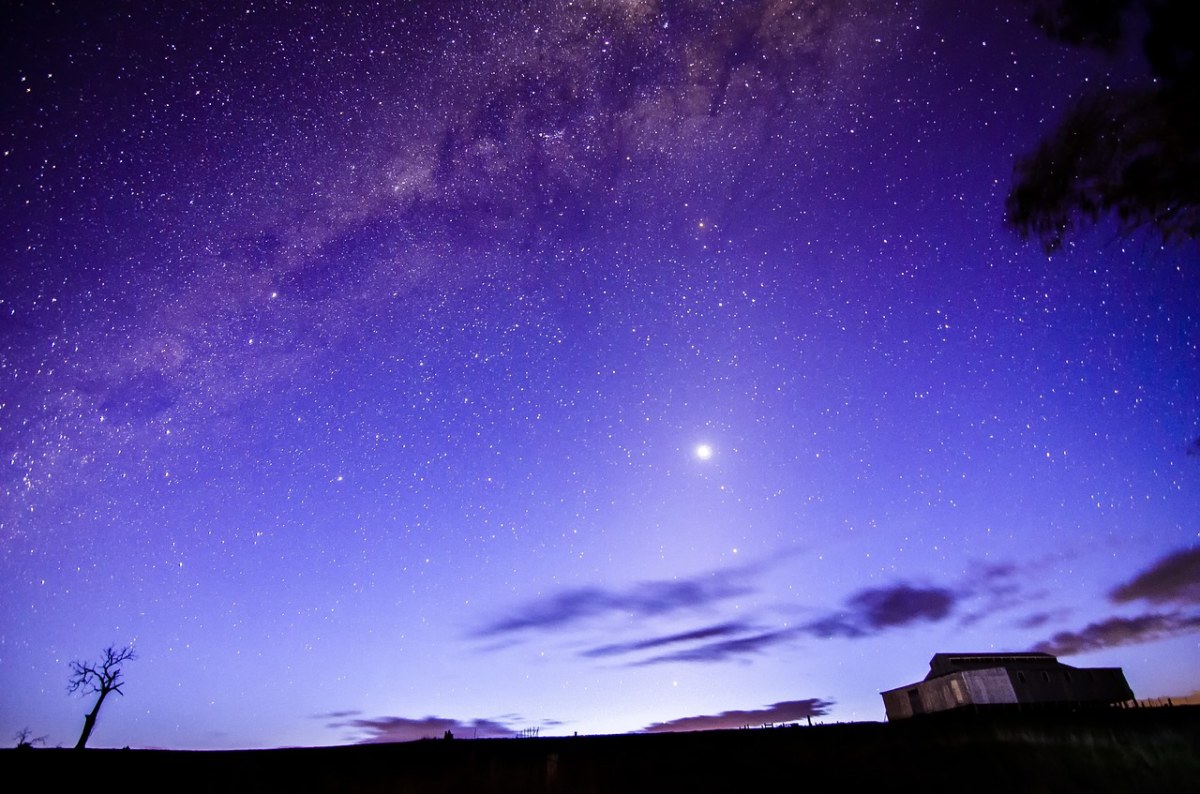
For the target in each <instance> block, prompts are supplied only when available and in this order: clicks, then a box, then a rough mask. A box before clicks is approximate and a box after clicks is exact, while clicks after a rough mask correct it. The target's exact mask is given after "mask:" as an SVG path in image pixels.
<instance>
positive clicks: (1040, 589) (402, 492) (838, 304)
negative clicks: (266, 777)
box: [0, 0, 1200, 748]
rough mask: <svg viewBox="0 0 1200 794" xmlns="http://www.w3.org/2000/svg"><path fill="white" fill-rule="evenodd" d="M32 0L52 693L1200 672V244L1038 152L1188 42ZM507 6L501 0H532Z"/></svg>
mask: <svg viewBox="0 0 1200 794" xmlns="http://www.w3.org/2000/svg"><path fill="white" fill-rule="evenodd" d="M109 5H110V4H79V5H78V6H77V5H76V4H73V3H66V4H61V3H60V4H48V3H40V2H27V3H15V4H9V8H8V10H6V11H5V12H4V29H5V30H6V31H7V33H6V34H5V38H6V41H5V46H4V48H3V52H4V53H5V55H4V56H3V64H4V72H3V75H4V89H3V90H4V94H3V97H4V98H3V102H4V108H5V111H4V113H3V114H0V115H2V117H3V119H2V120H0V144H2V146H3V162H2V165H0V168H2V169H3V170H2V174H3V176H2V183H0V190H2V191H3V194H2V198H3V200H2V203H0V206H2V207H3V209H2V211H3V215H4V229H5V232H6V233H5V235H4V238H3V243H2V247H0V255H2V256H3V262H2V264H0V451H2V453H3V457H2V459H0V462H2V464H3V466H2V468H0V544H2V546H0V548H2V556H0V560H2V562H0V566H2V567H0V588H2V589H0V604H2V606H0V670H2V675H3V679H4V681H5V686H4V687H3V688H2V690H3V691H2V693H0V733H3V734H4V735H8V734H11V733H14V732H15V731H17V730H18V729H20V728H21V727H23V726H29V727H30V728H31V729H32V731H33V733H34V734H35V735H42V734H48V735H49V736H50V737H51V738H50V741H51V742H52V743H59V742H61V743H63V744H71V743H73V742H74V740H75V737H76V736H77V735H78V731H79V729H80V728H81V727H82V719H81V717H82V714H83V712H84V711H85V710H86V705H85V704H84V703H82V702H80V701H79V700H78V699H74V698H72V697H70V696H69V695H68V694H67V693H66V691H65V687H66V682H67V674H68V667H67V665H68V662H70V661H71V660H72V659H81V658H87V657H89V656H92V657H94V656H95V655H96V654H98V653H99V651H100V650H101V649H103V648H104V647H105V646H107V645H110V644H116V645H118V646H121V645H125V644H130V643H132V644H134V646H135V648H136V650H137V653H138V658H137V659H136V660H135V661H133V662H130V663H129V664H128V667H127V670H126V680H127V684H126V688H125V697H124V698H120V699H117V700H116V702H111V703H106V704H105V708H104V712H103V713H102V714H101V716H100V719H99V722H98V724H97V729H96V733H95V734H94V737H93V740H92V744H93V745H95V746H124V745H133V746H162V747H178V748H221V747H258V746H280V745H288V744H335V743H344V742H352V741H385V740H395V739H411V738H420V737H421V736H427V735H441V733H442V732H443V731H444V730H449V729H453V730H454V731H455V733H456V735H475V736H509V735H515V734H517V733H519V732H520V731H521V730H523V729H530V728H538V729H539V730H540V733H541V735H552V734H554V733H572V732H576V731H578V732H580V733H585V732H587V733H595V732H614V731H631V730H643V729H645V730H673V729H695V728H703V727H728V726H729V725H731V724H733V723H732V722H731V721H733V722H736V721H738V720H742V721H743V722H744V721H745V720H756V719H760V720H761V721H763V722H776V721H787V720H800V719H804V718H808V717H812V718H815V719H839V720H851V719H880V718H881V717H882V714H883V709H882V701H881V700H880V699H879V696H878V692H880V691H881V690H884V689H889V688H891V687H894V686H898V685H900V684H902V683H904V682H905V681H909V680H912V679H914V678H915V677H919V676H921V675H923V674H924V672H925V668H926V664H927V662H928V659H929V657H930V656H932V654H933V653H935V652H944V651H986V650H1026V649H1030V648H1035V647H1036V648H1041V649H1045V650H1050V651H1052V652H1056V653H1059V654H1062V655H1063V656H1064V657H1067V661H1068V662H1071V663H1077V664H1100V665H1116V666H1122V667H1124V668H1125V671H1126V674H1127V676H1128V678H1129V680H1130V683H1131V684H1132V686H1133V688H1134V691H1135V692H1136V693H1137V694H1138V695H1139V696H1146V697H1149V696H1159V695H1181V694H1186V693H1188V692H1190V691H1192V690H1194V689H1197V688H1200V678H1198V677H1197V674H1196V670H1198V669H1200V665H1197V662H1198V661H1200V641H1198V638H1200V613H1197V611H1196V610H1197V608H1198V606H1200V600H1198V596H1197V593H1198V587H1200V586H1198V585H1197V582H1200V562H1198V560H1197V556H1196V555H1197V551H1196V550H1197V547H1198V546H1197V544H1198V542H1200V533H1198V531H1197V525H1196V516H1197V515H1198V514H1200V488H1198V486H1200V457H1197V456H1195V455H1194V454H1189V451H1191V452H1193V453H1194V449H1195V446H1194V443H1195V440H1196V438H1197V437H1200V368H1198V364H1200V351H1198V349H1197V339H1198V338H1200V323H1198V319H1197V314H1196V313H1197V309H1198V307H1200V298H1198V296H1200V268H1198V267H1197V265H1198V264H1200V261H1198V260H1200V255H1198V254H1197V251H1196V248H1195V245H1194V243H1182V244H1178V245H1176V246H1174V247H1171V246H1167V247H1164V246H1163V245H1162V244H1161V242H1159V241H1158V240H1156V239H1152V238H1151V237H1150V236H1149V235H1141V234H1132V235H1130V234H1119V233H1118V232H1117V231H1116V228H1115V227H1114V226H1113V225H1111V223H1109V222H1107V221H1102V222H1101V223H1100V224H1099V225H1097V226H1096V227H1095V228H1094V229H1090V230H1087V231H1084V232H1081V233H1080V234H1078V235H1076V236H1075V237H1074V238H1073V239H1072V240H1071V243H1070V244H1069V245H1068V246H1066V248H1065V249H1064V250H1063V251H1061V252H1059V253H1058V254H1056V255H1055V256H1054V257H1052V258H1050V259H1047V257H1046V255H1045V254H1044V253H1043V252H1042V251H1041V250H1040V249H1039V248H1038V247H1037V246H1036V245H1034V244H1029V243H1025V242H1023V241H1021V240H1020V239H1018V238H1017V237H1016V236H1015V235H1014V234H1013V233H1012V232H1010V231H1009V230H1008V229H1007V228H1006V227H1005V225H1004V198H1005V195H1006V193H1007V190H1008V187H1009V184H1010V180H1011V176H1012V170H1013V163H1014V162H1015V161H1016V159H1017V158H1019V157H1020V156H1021V155H1022V154H1024V153H1025V152H1027V151H1029V150H1030V149H1031V148H1032V147H1034V146H1035V145H1036V143H1037V141H1038V140H1039V138H1040V137H1041V136H1042V135H1045V134H1047V133H1048V131H1049V130H1050V129H1052V126H1053V123H1054V121H1055V120H1056V119H1057V118H1059V117H1061V114H1062V113H1063V112H1064V110H1065V108H1067V107H1068V106H1069V105H1070V103H1071V101H1072V99H1073V98H1074V97H1077V96H1079V95H1080V94H1081V93H1082V92H1083V91H1084V90H1085V89H1088V88H1090V87H1092V86H1095V85H1098V84H1104V85H1112V86H1114V87H1116V86H1120V85H1123V84H1127V83H1133V82H1135V81H1137V80H1139V79H1142V77H1143V75H1142V71H1141V66H1140V60H1139V57H1138V54H1137V51H1136V46H1130V47H1129V48H1127V52H1125V53H1124V54H1121V53H1118V54H1115V55H1105V54H1103V53H1096V52H1090V51H1087V50H1082V49H1077V48H1071V47H1069V46H1066V45H1063V44H1059V43H1056V42H1054V41H1051V40H1050V39H1049V38H1047V37H1046V36H1044V35H1043V34H1042V33H1041V32H1040V31H1039V30H1038V29H1037V28H1036V27H1035V26H1034V25H1032V24H1031V23H1030V22H1029V21H1028V19H1027V9H1026V7H1025V6H1024V5H1023V4H1021V3H1017V2H997V3H996V4H995V6H996V7H994V8H989V9H982V8H972V10H971V11H970V12H966V11H962V10H960V9H959V5H960V4H956V3H951V2H948V1H943V0H926V1H925V2H919V1H917V0H914V1H913V2H906V1H901V2H877V1H876V0H854V1H853V2H840V3H824V2H816V1H815V0H810V1H809V2H804V1H803V0H747V2H738V3H718V2H709V1H708V0H677V1H676V2H666V0H663V2H656V1H655V0H581V1H580V2H573V3H567V2H563V3H538V2H497V3H489V4H477V3H465V2H438V3H435V2H415V3H395V4H393V3H382V2H347V3H343V4H341V5H338V6H337V7H336V8H334V7H332V6H331V7H329V8H324V7H322V8H318V7H317V6H311V5H303V4H291V3H283V2H255V3H202V2H189V3H140V2H139V3H125V4H119V5H117V6H115V7H112V8H110V7H107V6H109ZM480 6H483V7H480Z"/></svg>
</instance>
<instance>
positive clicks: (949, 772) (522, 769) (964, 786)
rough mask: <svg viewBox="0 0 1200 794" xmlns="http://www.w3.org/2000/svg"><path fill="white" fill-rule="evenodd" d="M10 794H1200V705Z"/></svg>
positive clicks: (537, 744)
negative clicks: (906, 789)
mask: <svg viewBox="0 0 1200 794" xmlns="http://www.w3.org/2000/svg"><path fill="white" fill-rule="evenodd" d="M0 765H2V767H0V768H2V769H3V779H4V780H5V781H6V785H11V784H13V783H16V782H17V781H29V784H30V785H29V786H28V787H21V788H19V789H18V788H13V789H11V790H14V791H15V790H63V789H66V788H68V787H70V790H76V791H79V790H84V788H85V787H86V788H88V789H91V790H105V789H109V788H112V789H114V790H118V791H121V792H123V794H124V793H125V792H137V791H189V792H190V791H213V792H230V791H316V792H539V794H540V793H541V792H672V791H688V792H743V791H849V790H859V789H863V788H866V787H871V788H875V789H877V790H886V789H893V788H895V787H897V786H899V785H900V784H912V785H915V786H916V787H918V788H917V790H918V791H920V792H921V793H922V794H924V793H925V792H930V791H956V792H963V791H979V790H983V791H996V790H1005V791H1009V792H1026V791H1032V792H1062V791H1088V792H1091V791H1131V792H1133V791H1137V792H1144V791H1179V792H1184V791H1187V792H1195V791H1200V707H1189V706H1184V707H1177V708H1163V709H1142V710H1131V711H1113V712H1102V713H1093V714H1088V715H1069V714H1046V715H1028V714H1025V715H1020V714H1006V715H1000V716H991V717H984V716H982V715H980V716H974V717H956V718H945V717H941V718H937V717H933V718H925V719H918V720H912V721H908V722H900V723H893V724H884V723H849V724H840V725H822V726H815V727H788V728H774V729H756V730H742V731H711V732H705V733H674V734H654V735H623V736H586V737H585V736H581V737H576V738H549V739H492V740H477V741H470V740H462V739H455V740H451V741H445V740H428V741H421V742H412V743H408V744H390V745H357V746H349V747H325V748H303V749H284V750H245V751H226V752H178V751H162V750H84V751H75V750H67V749H62V750H46V749H40V750H23V751H18V750H6V751H3V752H2V753H0Z"/></svg>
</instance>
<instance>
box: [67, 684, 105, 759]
mask: <svg viewBox="0 0 1200 794" xmlns="http://www.w3.org/2000/svg"><path fill="white" fill-rule="evenodd" d="M107 695H108V690H107V689H102V690H100V697H98V698H96V705H95V706H93V707H92V713H91V714H88V715H87V716H85V717H84V718H83V733H81V734H79V741H78V742H76V743H75V749H76V750H82V749H83V748H84V746H85V745H86V744H87V740H88V737H89V736H91V735H92V728H95V727H96V716H97V715H98V714H99V713H100V704H101V703H103V702H104V698H105V697H106V696H107Z"/></svg>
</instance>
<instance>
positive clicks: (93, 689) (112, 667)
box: [67, 645, 137, 750]
mask: <svg viewBox="0 0 1200 794" xmlns="http://www.w3.org/2000/svg"><path fill="white" fill-rule="evenodd" d="M136 658H137V657H136V656H135V655H134V653H133V648H130V647H128V646H126V647H124V648H121V649H116V648H114V647H113V646H111V645H110V646H108V647H107V648H105V649H104V658H102V659H101V660H100V661H99V662H80V661H74V662H71V679H70V683H69V684H68V685H67V691H68V692H78V693H80V694H82V695H90V694H92V693H97V694H99V695H100V696H99V697H98V698H96V705H94V706H93V707H92V710H91V712H89V713H88V714H87V715H86V716H85V717H84V719H83V733H81V734H80V735H79V741H78V742H76V744H75V749H76V750H82V749H83V748H84V747H85V746H86V745H87V740H88V737H90V736H91V735H92V729H93V728H95V727H96V717H97V716H98V715H99V714H100V706H102V705H103V704H104V699H105V698H106V697H108V694H109V693H110V692H116V693H117V694H118V695H124V694H125V693H124V692H122V691H121V687H122V686H124V685H125V682H124V681H123V680H122V676H121V665H122V664H123V663H125V662H128V661H132V660H133V659H136Z"/></svg>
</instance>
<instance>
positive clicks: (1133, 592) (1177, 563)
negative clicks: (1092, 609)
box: [1109, 546, 1200, 604]
mask: <svg viewBox="0 0 1200 794" xmlns="http://www.w3.org/2000/svg"><path fill="white" fill-rule="evenodd" d="M1109 597H1110V598H1111V599H1112V600H1113V601H1114V602H1116V603H1118V604H1124V603H1128V602H1130V601H1138V600H1142V601H1149V602H1150V603H1152V604H1165V603H1170V602H1174V603H1179V604H1200V546H1198V547H1196V548H1192V549H1180V550H1179V551H1176V552H1174V553H1173V554H1169V555H1167V556H1166V557H1163V558H1162V559H1160V560H1159V561H1158V562H1156V563H1154V564H1153V565H1151V566H1150V567H1149V568H1147V569H1146V570H1144V571H1142V572H1141V573H1140V574H1138V575H1137V576H1135V577H1134V578H1133V579H1132V580H1131V581H1129V582H1126V583H1125V584H1123V585H1121V586H1119V587H1117V588H1116V589H1115V590H1113V591H1112V592H1111V593H1110V594H1109Z"/></svg>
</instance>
